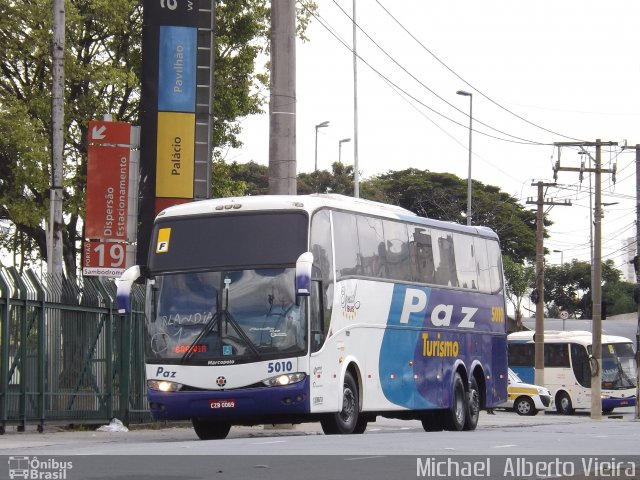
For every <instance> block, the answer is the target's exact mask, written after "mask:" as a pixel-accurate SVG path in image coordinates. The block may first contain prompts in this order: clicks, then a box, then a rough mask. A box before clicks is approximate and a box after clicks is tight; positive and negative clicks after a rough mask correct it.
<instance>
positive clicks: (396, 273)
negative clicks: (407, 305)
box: [382, 220, 412, 281]
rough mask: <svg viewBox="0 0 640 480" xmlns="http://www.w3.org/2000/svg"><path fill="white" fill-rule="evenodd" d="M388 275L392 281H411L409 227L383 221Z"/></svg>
mask: <svg viewBox="0 0 640 480" xmlns="http://www.w3.org/2000/svg"><path fill="white" fill-rule="evenodd" d="M382 226H383V228H384V240H385V246H386V260H387V275H388V277H389V278H390V279H392V280H407V281H409V280H411V279H412V276H411V266H410V257H409V236H408V234H407V225H406V224H404V223H400V222H392V221H390V220H383V222H382Z"/></svg>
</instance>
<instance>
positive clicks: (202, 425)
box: [191, 418, 231, 440]
mask: <svg viewBox="0 0 640 480" xmlns="http://www.w3.org/2000/svg"><path fill="white" fill-rule="evenodd" d="M191 423H192V424H193V429H194V430H195V432H196V435H198V438H199V439H200V440H222V439H223V438H227V435H229V430H231V425H230V424H228V423H223V422H213V421H211V420H202V419H200V418H192V419H191Z"/></svg>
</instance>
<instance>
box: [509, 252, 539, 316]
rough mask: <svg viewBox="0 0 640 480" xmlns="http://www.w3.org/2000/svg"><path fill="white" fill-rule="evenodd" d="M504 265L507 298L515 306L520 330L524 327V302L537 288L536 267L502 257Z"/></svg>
mask: <svg viewBox="0 0 640 480" xmlns="http://www.w3.org/2000/svg"><path fill="white" fill-rule="evenodd" d="M502 263H503V267H504V276H505V282H506V293H507V298H508V299H509V301H510V302H511V303H512V304H513V307H514V309H515V314H516V326H517V327H518V328H520V327H522V301H523V300H524V298H525V296H526V295H527V293H529V292H530V291H531V289H532V288H534V287H535V283H536V268H535V266H534V265H530V264H529V265H525V264H523V263H519V262H515V261H514V260H512V259H511V257H510V256H508V255H504V256H503V257H502Z"/></svg>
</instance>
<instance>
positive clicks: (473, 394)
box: [464, 377, 480, 430]
mask: <svg viewBox="0 0 640 480" xmlns="http://www.w3.org/2000/svg"><path fill="white" fill-rule="evenodd" d="M479 418H480V390H478V382H476V379H475V377H471V381H470V382H469V395H468V401H467V416H466V418H465V421H464V430H475V429H476V427H477V426H478V419H479Z"/></svg>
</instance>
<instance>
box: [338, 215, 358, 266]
mask: <svg viewBox="0 0 640 480" xmlns="http://www.w3.org/2000/svg"><path fill="white" fill-rule="evenodd" d="M333 228H334V229H335V233H334V235H335V243H336V245H335V248H336V252H335V255H336V271H337V275H338V278H340V277H344V276H347V275H359V274H360V271H359V268H358V266H359V265H358V257H359V255H360V247H359V246H358V235H356V232H357V231H358V230H357V226H356V217H355V216H353V215H350V214H348V213H342V212H334V213H333Z"/></svg>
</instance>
